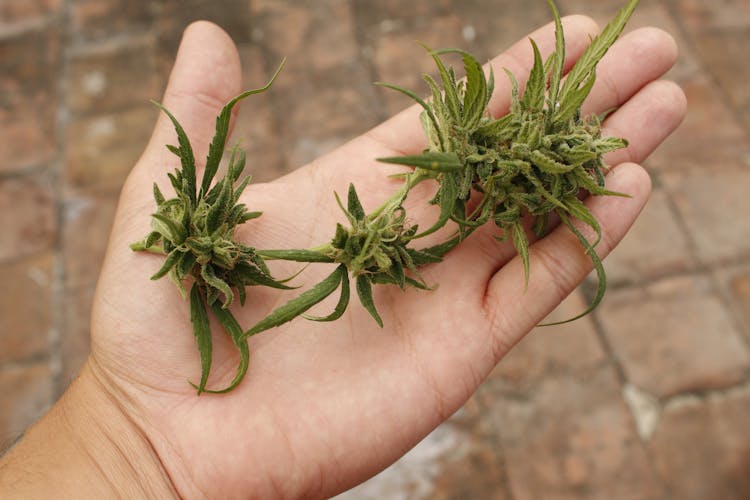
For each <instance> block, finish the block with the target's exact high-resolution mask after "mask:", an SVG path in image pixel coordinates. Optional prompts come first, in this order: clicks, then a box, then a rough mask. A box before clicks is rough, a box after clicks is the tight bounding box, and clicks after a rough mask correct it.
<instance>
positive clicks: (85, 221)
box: [0, 0, 750, 499]
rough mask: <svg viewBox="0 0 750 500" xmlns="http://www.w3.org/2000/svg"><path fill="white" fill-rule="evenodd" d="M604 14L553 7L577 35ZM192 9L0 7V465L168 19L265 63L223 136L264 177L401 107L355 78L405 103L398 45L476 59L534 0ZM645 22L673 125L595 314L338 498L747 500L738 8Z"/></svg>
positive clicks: (68, 0) (517, 27)
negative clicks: (213, 32) (663, 34)
mask: <svg viewBox="0 0 750 500" xmlns="http://www.w3.org/2000/svg"><path fill="white" fill-rule="evenodd" d="M621 3H622V1H621V0H602V1H597V2H594V1H590V0H560V1H559V4H560V7H561V10H562V11H563V12H564V13H571V12H586V13H589V14H590V15H591V16H593V17H594V18H595V19H597V20H598V21H599V22H600V23H601V22H605V21H606V20H607V19H608V18H609V17H610V16H611V15H612V14H613V13H614V12H615V10H616V8H617V7H618V6H619V4H621ZM216 4H217V3H216V2H213V1H210V0H179V1H178V0H151V1H148V0H139V1H130V0H34V1H31V0H6V1H3V2H0V272H2V274H3V276H4V277H5V280H4V281H3V285H2V286H1V287H0V331H2V332H3V333H2V340H1V341H0V393H2V394H3V397H2V398H0V449H2V448H3V447H4V446H6V445H8V444H10V443H11V442H12V441H13V439H14V438H15V437H16V436H17V435H18V434H19V433H20V432H21V431H22V430H23V428H24V427H25V426H26V425H28V423H29V422H31V421H32V420H33V419H35V418H37V417H38V415H39V414H40V413H41V412H42V411H43V410H44V409H45V408H46V407H47V406H48V405H49V404H51V402H52V401H53V400H54V399H55V398H56V397H57V395H59V393H60V391H61V390H63V389H64V387H65V386H66V385H67V383H68V382H69V381H70V379H71V378H72V377H73V376H74V375H75V373H76V371H77V369H78V367H79V366H80V363H81V362H82V360H83V359H85V356H86V352H87V343H88V326H87V323H88V316H89V312H90V302H91V294H92V291H93V286H94V284H95V281H96V276H97V274H98V266H99V264H100V262H101V257H102V252H103V248H104V244H105V241H106V237H107V234H108V230H109V225H110V223H111V219H112V215H113V211H114V206H115V203H116V196H117V192H118V190H119V187H120V184H121V182H122V180H123V178H124V176H125V175H126V174H127V172H128V169H129V168H130V166H131V165H132V164H133V162H134V161H135V160H136V159H137V157H138V155H139V154H140V151H141V149H142V147H143V145H144V144H145V141H146V139H147V137H148V134H149V133H150V128H151V126H152V124H153V122H154V120H155V118H156V111H155V110H154V109H153V108H152V107H151V106H150V105H149V104H148V99H158V98H159V96H160V93H161V91H162V90H163V87H164V85H165V82H166V78H167V74H168V71H169V68H170V65H171V62H172V60H173V57H174V53H175V50H176V48H177V44H178V42H179V38H180V35H181V32H182V30H183V29H184V27H185V26H186V25H187V23H189V22H190V21H191V20H193V19H198V18H208V19H211V20H214V21H215V22H217V23H218V24H220V25H222V26H223V27H224V28H225V29H226V30H227V31H228V32H229V33H230V35H231V36H232V37H233V38H234V39H235V41H236V42H237V43H238V45H239V49H240V54H241V58H242V61H243V64H244V78H245V83H246V85H247V86H253V85H257V84H260V83H262V82H263V80H264V78H265V77H266V75H267V74H268V73H269V72H270V71H271V70H272V69H273V68H274V67H275V65H276V64H277V62H278V60H279V59H280V57H282V56H288V57H289V62H288V65H287V68H286V70H285V72H284V75H283V76H282V78H281V79H280V80H279V81H278V84H277V85H276V87H275V88H274V91H273V92H272V93H270V94H269V95H268V96H266V97H264V98H263V99H256V100H254V101H252V103H248V104H247V105H246V106H245V110H246V112H245V113H243V114H241V116H240V118H239V120H238V123H237V133H236V136H235V137H236V138H238V139H239V138H242V143H243V145H244V146H245V147H246V149H247V150H248V152H249V157H250V158H253V159H254V162H253V165H252V168H253V169H254V175H255V178H256V179H257V180H262V181H265V180H271V179H273V178H275V177H277V176H279V175H281V174H283V173H284V172H288V171H290V170H292V169H294V168H297V167H299V166H301V165H303V164H304V163H305V162H307V161H309V160H311V159H312V158H314V157H316V156H318V155H320V154H322V153H324V152H326V151H329V150H330V149H332V148H334V147H336V146H337V145H339V144H341V143H343V142H344V141H346V140H348V139H349V138H351V137H354V136H356V135H358V134H359V133H361V132H363V131H365V130H367V129H368V128H370V127H371V126H373V125H374V124H376V123H377V122H379V121H380V120H382V119H384V118H386V117H387V116H389V115H390V114H391V113H392V112H395V111H397V110H399V109H400V108H401V107H402V106H404V105H405V104H407V100H406V99H404V98H403V96H400V95H399V94H396V93H393V92H391V91H387V90H386V89H381V88H376V87H373V86H372V85H371V82H373V81H377V80H384V81H390V82H393V83H397V84H401V85H405V86H409V87H412V88H421V87H419V85H421V83H420V80H419V76H420V72H421V71H429V72H433V69H432V67H431V63H430V61H429V59H428V58H427V57H425V55H424V53H423V51H422V49H421V48H420V47H418V46H417V45H416V44H415V43H414V41H415V40H421V41H424V42H426V43H428V44H430V45H434V46H460V47H465V48H467V49H469V50H471V51H474V52H475V53H476V54H477V55H479V56H480V57H481V58H487V57H490V56H491V55H494V54H496V53H498V52H499V51H500V50H501V49H503V48H504V47H506V46H508V44H510V43H511V42H513V41H515V40H516V39H518V38H519V37H521V36H523V35H524V34H526V33H527V32H528V31H529V30H531V29H533V28H535V27H536V26H538V25H540V24H542V23H545V22H547V21H549V19H550V16H549V13H548V11H547V7H546V5H545V2H544V1H542V0H533V1H530V0H468V1H458V0H410V1H404V0H387V1H380V2H368V1H366V0H322V1H319V2H302V1H292V0H289V1H270V0H253V1H247V0H229V1H223V2H221V7H220V8H217V7H216ZM649 24H652V25H657V26H661V27H663V28H665V29H667V30H668V31H670V32H671V33H672V34H673V35H674V36H675V38H676V40H677V42H678V44H679V46H680V50H681V58H680V62H679V63H678V65H677V67H676V68H675V69H674V70H673V71H672V72H671V73H670V77H671V78H673V79H675V80H676V81H678V82H679V83H680V84H681V85H682V86H683V88H684V89H685V91H686V93H687V96H688V100H689V106H690V110H689V114H688V117H687V119H686V121H685V123H684V125H683V127H682V128H681V129H680V130H679V131H678V132H677V133H676V134H675V135H674V136H673V137H672V138H670V139H669V140H668V141H667V143H666V144H665V145H664V146H663V147H662V148H661V149H660V150H659V151H657V152H656V153H655V154H654V155H653V156H652V157H651V158H650V159H649V161H648V162H647V165H646V166H647V167H648V168H649V169H650V171H651V172H652V174H653V177H654V182H655V185H656V190H655V193H654V197H653V200H652V202H651V204H650V205H649V206H648V207H647V209H646V210H645V212H644V214H643V216H642V218H641V220H640V221H639V222H638V224H637V225H636V227H635V228H634V230H633V231H632V233H631V234H630V235H629V236H628V237H627V239H626V240H625V242H624V243H623V245H622V246H621V247H620V248H619V249H618V250H617V251H616V252H615V253H614V254H613V255H612V257H611V258H610V259H609V262H608V268H609V270H610V275H611V278H612V280H611V281H612V286H613V288H612V290H611V291H610V293H609V295H608V298H607V300H606V302H605V304H604V305H603V306H602V307H601V308H600V309H599V310H597V311H596V312H595V314H593V315H592V316H590V317H588V318H585V319H583V320H580V321H578V322H576V323H574V324H572V325H566V326H561V327H556V328H548V329H540V330H539V331H536V332H534V333H533V334H532V335H531V336H529V337H528V338H527V339H525V340H524V341H522V342H521V344H520V345H519V346H518V347H517V348H516V349H515V350H514V351H513V352H512V353H511V354H510V355H509V356H508V358H506V359H505V360H504V361H503V362H502V363H501V364H500V365H499V366H498V368H497V369H496V370H495V372H493V374H492V375H491V376H490V378H489V379H488V380H487V382H486V383H485V384H484V385H483V386H482V388H481V389H480V391H479V392H478V394H477V396H476V397H474V398H473V399H472V400H470V401H469V403H468V404H467V405H466V406H465V407H464V408H463V409H462V410H461V411H460V412H459V413H458V414H457V415H455V416H454V417H453V418H451V419H450V420H449V421H448V422H447V423H446V424H445V425H443V426H441V427H440V428H439V429H438V430H436V431H435V432H434V433H433V434H432V435H430V436H429V437H428V438H426V439H425V441H423V442H422V443H421V444H420V445H419V446H418V447H417V448H415V449H414V450H413V451H412V452H411V453H409V454H408V455H407V456H406V457H404V458H403V459H402V460H401V461H399V462H398V463H397V464H396V465H394V466H393V467H392V468H390V469H388V470H387V471H385V472H384V473H383V474H381V475H380V476H378V477H376V478H374V479H372V480H371V481H369V482H367V483H365V484H364V485H362V486H360V487H358V488H357V489H355V490H352V491H351V492H349V493H347V494H346V495H344V497H345V498H356V499H359V498H394V499H395V498H410V499H418V498H445V499H447V498H477V499H484V498H486V499H496V498H497V499H502V498H513V499H526V498H561V499H562V498H623V499H633V498H643V499H666V498H675V499H677V498H679V499H705V498H728V499H729V498H737V499H739V498H748V497H750V480H748V477H750V476H748V470H749V469H748V468H749V467H750V458H749V457H750V455H749V453H750V451H749V450H750V434H748V432H747V415H748V414H750V397H748V394H749V393H750V392H749V391H750V260H748V259H750V243H748V242H750V238H748V236H747V235H748V233H749V232H750V223H749V222H748V220H749V219H748V218H747V216H746V215H745V214H747V213H748V212H750V202H749V201H748V199H750V198H748V197H747V196H746V195H745V189H746V188H747V186H750V176H749V175H748V167H750V87H749V86H748V85H747V81H748V78H750V75H749V74H748V71H749V70H748V66H747V65H746V64H744V65H743V64H739V65H738V64H737V63H736V61H738V60H744V59H745V55H746V54H745V53H746V51H747V47H748V46H749V44H750V3H748V2H747V0H721V1H716V2H705V1H703V0H652V1H650V2H642V5H641V6H640V7H639V9H638V10H637V11H636V15H635V17H634V19H633V21H632V25H633V26H645V25H649ZM290 26H293V27H294V29H289V27H290ZM248 109H252V111H251V112H250V111H247V110H248ZM322 115H325V116H326V117H327V118H326V120H321V119H320V117H321V116H322ZM584 288H585V287H584ZM585 292H586V290H585V289H584V291H583V292H581V293H577V294H576V295H574V296H573V297H572V298H571V299H570V300H568V301H567V302H566V303H565V304H564V305H563V306H562V308H561V310H560V311H558V312H557V313H556V314H558V315H568V313H570V312H571V311H577V310H580V308H581V307H582V305H583V304H584V298H583V297H584V296H585Z"/></svg>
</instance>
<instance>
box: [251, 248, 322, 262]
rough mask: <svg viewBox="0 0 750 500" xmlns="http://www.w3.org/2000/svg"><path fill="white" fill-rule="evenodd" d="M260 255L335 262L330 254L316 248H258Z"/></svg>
mask: <svg viewBox="0 0 750 500" xmlns="http://www.w3.org/2000/svg"><path fill="white" fill-rule="evenodd" d="M256 252H257V253H258V255H260V256H261V257H264V258H266V259H271V260H290V261H293V262H333V259H332V258H331V257H329V256H328V255H326V254H324V253H321V252H318V251H315V250H256Z"/></svg>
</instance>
